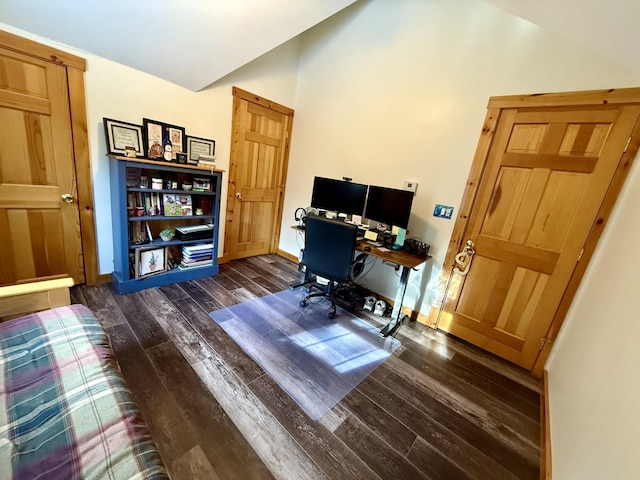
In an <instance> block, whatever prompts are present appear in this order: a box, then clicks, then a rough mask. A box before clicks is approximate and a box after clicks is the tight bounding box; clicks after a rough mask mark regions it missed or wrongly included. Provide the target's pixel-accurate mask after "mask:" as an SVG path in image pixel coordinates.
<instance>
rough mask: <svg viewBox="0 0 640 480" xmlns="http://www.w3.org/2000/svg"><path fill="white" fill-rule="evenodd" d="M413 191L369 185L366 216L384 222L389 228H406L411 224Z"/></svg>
mask: <svg viewBox="0 0 640 480" xmlns="http://www.w3.org/2000/svg"><path fill="white" fill-rule="evenodd" d="M412 204H413V192H410V191H408V190H398V189H395V188H388V187H377V186H375V185H371V186H369V197H368V198H367V205H366V207H365V210H364V216H365V218H367V219H369V220H373V221H376V222H379V223H384V224H385V225H387V226H388V227H389V228H391V227H393V226H396V227H400V228H404V229H406V228H407V226H408V225H409V216H410V215H411V205H412Z"/></svg>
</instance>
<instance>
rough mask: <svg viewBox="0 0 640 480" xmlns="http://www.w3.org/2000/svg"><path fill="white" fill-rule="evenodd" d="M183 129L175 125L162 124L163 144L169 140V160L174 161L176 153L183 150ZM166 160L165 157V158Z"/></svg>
mask: <svg viewBox="0 0 640 480" xmlns="http://www.w3.org/2000/svg"><path fill="white" fill-rule="evenodd" d="M185 137H186V135H185V129H184V127H178V126H177V125H169V124H167V123H165V124H164V134H163V144H164V143H165V142H166V141H167V140H168V141H170V142H171V161H172V162H176V161H177V157H176V153H178V152H180V153H182V152H184V151H185ZM165 160H166V158H165Z"/></svg>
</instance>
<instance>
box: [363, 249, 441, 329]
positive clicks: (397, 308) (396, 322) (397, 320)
mask: <svg viewBox="0 0 640 480" xmlns="http://www.w3.org/2000/svg"><path fill="white" fill-rule="evenodd" d="M365 247H370V248H371V250H369V251H365ZM356 250H358V251H359V252H363V253H365V254H367V255H371V256H372V257H376V258H380V259H382V260H384V261H387V262H389V263H394V264H396V265H399V266H400V268H401V269H402V272H401V273H400V282H399V283H398V288H397V289H396V297H395V299H394V300H393V310H392V311H391V320H390V321H389V323H387V324H386V325H385V326H384V327H382V329H381V330H380V333H379V335H380V336H381V337H386V336H388V335H390V334H392V333H393V332H395V330H396V329H397V328H398V327H399V326H400V324H401V323H402V318H403V317H404V314H403V313H402V302H403V301H404V294H405V292H406V291H407V282H408V280H409V273H410V272H411V269H412V268H416V267H417V266H419V265H421V264H422V263H423V262H425V261H426V260H427V258H429V257H428V256H427V257H426V258H422V257H419V256H418V255H414V254H413V253H409V252H407V251H406V250H390V249H389V251H388V252H385V251H382V250H380V248H378V247H375V246H373V245H370V244H368V243H367V241H366V240H364V241H361V242H360V243H359V244H358V246H357V247H356Z"/></svg>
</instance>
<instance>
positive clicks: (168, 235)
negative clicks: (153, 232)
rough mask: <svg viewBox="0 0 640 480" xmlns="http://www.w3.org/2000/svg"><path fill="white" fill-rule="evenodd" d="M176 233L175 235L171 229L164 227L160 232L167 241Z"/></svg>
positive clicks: (161, 236)
mask: <svg viewBox="0 0 640 480" xmlns="http://www.w3.org/2000/svg"><path fill="white" fill-rule="evenodd" d="M174 235H175V232H174V231H173V230H169V229H164V230H162V231H161V232H160V238H161V239H162V240H163V241H165V242H168V241H170V240H171V239H172V238H173V236H174Z"/></svg>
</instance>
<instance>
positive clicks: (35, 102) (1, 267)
mask: <svg viewBox="0 0 640 480" xmlns="http://www.w3.org/2000/svg"><path fill="white" fill-rule="evenodd" d="M0 125H1V126H2V127H1V128H0V245H2V249H1V250H0V258H1V261H0V284H12V283H17V282H23V281H27V280H31V279H37V278H44V277H51V276H56V275H62V274H68V275H70V276H72V277H73V279H74V280H75V281H76V282H77V283H82V282H84V266H83V255H82V242H81V238H80V218H79V209H78V202H77V187H76V174H75V168H74V166H75V165H74V145H73V138H72V134H71V118H70V105H69V94H68V86H67V70H66V68H65V67H64V66H60V65H56V64H55V63H51V62H46V61H42V60H39V59H37V58H35V57H32V56H27V55H23V54H21V53H16V52H15V51H12V50H9V49H4V48H1V49H0ZM63 195H69V196H70V197H68V198H70V199H71V200H72V201H71V203H67V202H65V201H64V200H63V198H62V197H63Z"/></svg>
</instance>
